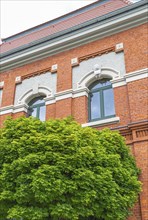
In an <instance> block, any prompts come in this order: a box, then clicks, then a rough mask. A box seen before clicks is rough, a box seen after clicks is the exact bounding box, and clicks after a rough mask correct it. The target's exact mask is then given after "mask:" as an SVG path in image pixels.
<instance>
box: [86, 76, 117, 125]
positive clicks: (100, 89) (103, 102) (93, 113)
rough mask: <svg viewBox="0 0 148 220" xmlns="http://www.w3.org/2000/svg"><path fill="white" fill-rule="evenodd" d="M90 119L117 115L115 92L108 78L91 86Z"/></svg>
mask: <svg viewBox="0 0 148 220" xmlns="http://www.w3.org/2000/svg"><path fill="white" fill-rule="evenodd" d="M89 90H90V93H89V109H88V112H89V121H95V120H98V119H105V118H109V117H113V116H114V115H115V109H114V94H113V89H112V85H111V82H110V81H109V80H108V79H103V80H100V81H97V82H95V83H93V84H92V85H90V87H89Z"/></svg>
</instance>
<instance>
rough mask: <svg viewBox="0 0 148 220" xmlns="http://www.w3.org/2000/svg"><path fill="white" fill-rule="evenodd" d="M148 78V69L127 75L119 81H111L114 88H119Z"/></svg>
mask: <svg viewBox="0 0 148 220" xmlns="http://www.w3.org/2000/svg"><path fill="white" fill-rule="evenodd" d="M145 78H148V68H145V69H141V70H137V71H134V72H131V73H126V74H125V76H124V77H121V78H119V79H115V80H111V83H112V87H113V88H116V87H119V86H125V85H127V83H129V82H134V81H136V80H140V79H145Z"/></svg>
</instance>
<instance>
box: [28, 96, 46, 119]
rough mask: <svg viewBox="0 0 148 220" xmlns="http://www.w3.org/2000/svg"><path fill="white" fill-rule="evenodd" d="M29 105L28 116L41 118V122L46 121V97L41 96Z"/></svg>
mask: <svg viewBox="0 0 148 220" xmlns="http://www.w3.org/2000/svg"><path fill="white" fill-rule="evenodd" d="M28 105H29V111H28V114H29V115H30V116H33V117H36V118H39V119H40V120H41V121H45V115H46V108H45V102H44V97H42V96H41V97H37V98H34V99H33V100H31V101H30V102H29V104H28Z"/></svg>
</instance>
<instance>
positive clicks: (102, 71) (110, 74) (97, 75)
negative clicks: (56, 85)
mask: <svg viewBox="0 0 148 220" xmlns="http://www.w3.org/2000/svg"><path fill="white" fill-rule="evenodd" d="M119 77H120V72H118V71H116V70H115V69H112V68H109V67H101V66H99V65H98V64H95V65H94V67H93V71H91V72H89V73H87V74H86V75H85V76H84V77H82V79H81V80H80V81H79V82H78V83H77V88H83V87H87V86H89V85H90V84H91V83H93V82H95V81H96V80H100V79H103V78H108V79H118V78H119Z"/></svg>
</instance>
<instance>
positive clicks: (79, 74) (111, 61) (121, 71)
mask: <svg viewBox="0 0 148 220" xmlns="http://www.w3.org/2000/svg"><path fill="white" fill-rule="evenodd" d="M96 65H98V67H99V68H100V70H101V71H102V74H105V73H103V71H105V69H106V71H107V69H108V70H112V72H114V73H118V77H119V78H120V77H123V76H124V75H125V73H126V70H125V61H124V52H120V53H115V52H110V53H108V54H103V55H101V56H96V57H94V58H90V59H88V60H84V61H82V62H80V64H79V66H74V67H73V68H72V80H73V81H72V86H73V89H77V88H78V83H79V82H80V81H81V80H82V78H83V77H85V76H86V75H87V74H91V73H94V68H95V66H96ZM114 77H115V75H113V76H112V77H111V78H114Z"/></svg>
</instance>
